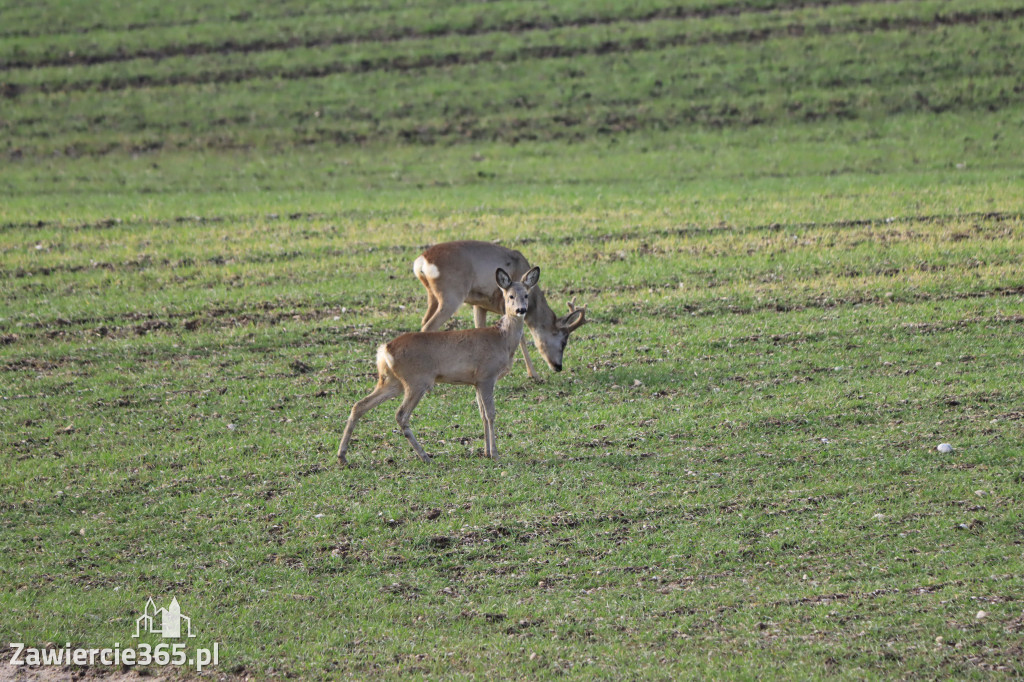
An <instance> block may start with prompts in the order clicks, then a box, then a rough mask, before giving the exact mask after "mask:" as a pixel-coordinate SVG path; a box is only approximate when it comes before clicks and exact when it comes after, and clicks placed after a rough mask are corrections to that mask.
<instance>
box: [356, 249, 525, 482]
mask: <svg viewBox="0 0 1024 682" xmlns="http://www.w3.org/2000/svg"><path fill="white" fill-rule="evenodd" d="M494 277H495V281H496V283H497V285H498V288H499V290H500V291H501V296H502V299H501V300H502V304H503V310H504V311H505V314H504V315H503V316H502V318H501V319H500V320H499V321H498V323H497V324H496V325H494V326H493V327H485V328H482V329H460V330H455V331H442V332H409V333H407V334H402V335H401V336H399V337H398V338H396V339H395V340H394V341H391V342H389V343H385V344H383V345H382V346H380V348H378V349H377V386H376V387H375V388H374V389H373V392H372V393H370V395H368V396H366V397H365V398H363V399H362V400H360V401H359V402H357V403H356V404H355V405H354V406H353V407H352V413H351V414H350V415H349V417H348V423H346V424H345V432H344V433H343V434H342V436H341V444H340V445H339V446H338V463H339V464H347V460H346V459H345V453H346V452H347V451H348V443H349V440H350V439H351V438H352V429H354V428H355V425H356V422H357V421H359V418H360V417H362V416H363V415H364V414H366V413H367V412H369V411H370V410H372V409H373V408H375V407H377V406H378V405H380V404H381V403H382V402H384V401H385V400H390V399H391V398H394V397H397V396H398V394H400V393H404V395H405V397H404V399H403V400H402V404H401V405H400V406H399V407H398V412H397V413H396V414H395V418H396V419H397V420H398V426H399V427H401V429H402V433H403V434H405V437H406V438H408V439H409V443H411V444H412V448H413V450H415V451H416V453H417V454H418V455H419V456H420V459H422V460H423V461H424V462H429V461H430V455H428V454H427V453H426V452H425V451H424V450H423V447H422V446H420V444H419V442H418V441H417V440H416V436H414V435H413V433H412V429H411V428H410V427H409V418H410V417H411V416H412V411H413V410H415V409H416V405H417V404H418V403H419V401H420V399H421V398H422V397H423V396H424V394H426V392H427V391H429V390H430V389H431V388H432V387H433V386H434V384H437V383H442V384H468V385H470V386H474V387H476V402H477V405H478V406H479V408H480V416H481V418H482V419H483V421H484V454H485V455H487V456H488V457H491V458H492V459H497V458H498V450H497V448H496V447H495V444H494V386H495V384H496V383H497V382H498V379H500V378H501V377H503V376H505V375H506V374H508V371H509V369H510V368H511V367H512V357H513V356H514V355H515V352H516V346H518V345H519V341H520V340H521V339H522V338H523V318H524V317H525V316H526V314H527V313H526V311H527V310H528V309H529V306H530V299H531V298H532V296H531V292H533V291H537V289H535V287H536V286H537V280H538V279H540V268H532V269H530V270H529V271H527V272H526V273H525V274H523V276H522V277H521V278H520V280H519V281H518V282H514V281H513V280H512V277H511V276H510V275H509V274H508V273H507V272H505V271H504V270H502V269H501V268H497V269H496V270H495V274H494Z"/></svg>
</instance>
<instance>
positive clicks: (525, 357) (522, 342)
mask: <svg viewBox="0 0 1024 682" xmlns="http://www.w3.org/2000/svg"><path fill="white" fill-rule="evenodd" d="M519 347H520V348H521V349H522V351H523V360H524V361H525V362H526V373H527V374H529V375H530V378H531V379H540V376H539V375H538V374H537V371H536V370H535V369H534V368H533V363H532V362H530V353H529V351H527V350H526V349H527V344H526V334H523V337H522V338H521V339H519Z"/></svg>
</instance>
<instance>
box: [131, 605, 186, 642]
mask: <svg viewBox="0 0 1024 682" xmlns="http://www.w3.org/2000/svg"><path fill="white" fill-rule="evenodd" d="M183 623H184V626H185V634H184V635H182V624H183ZM146 632H150V633H152V634H154V635H161V636H163V637H182V636H185V637H195V634H194V633H193V632H192V619H191V618H189V617H188V616H183V615H181V606H179V605H178V600H177V599H176V598H173V599H171V603H170V604H168V606H167V608H157V606H156V604H155V603H154V602H153V598H152V597H150V598H149V601H147V602H146V609H145V610H144V611H143V612H142V615H141V616H139V617H138V618H136V619H135V634H134V635H133V637H139V636H141V635H142V634H143V633H146Z"/></svg>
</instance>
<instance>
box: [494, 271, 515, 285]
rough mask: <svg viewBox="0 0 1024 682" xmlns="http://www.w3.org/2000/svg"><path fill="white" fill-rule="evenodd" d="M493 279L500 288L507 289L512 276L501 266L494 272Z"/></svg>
mask: <svg viewBox="0 0 1024 682" xmlns="http://www.w3.org/2000/svg"><path fill="white" fill-rule="evenodd" d="M494 279H495V280H497V282H498V286H499V287H501V288H502V289H508V288H509V287H510V286H512V278H511V277H509V275H508V273H507V272H505V271H504V270H502V269H501V268H498V271H497V272H496V273H494Z"/></svg>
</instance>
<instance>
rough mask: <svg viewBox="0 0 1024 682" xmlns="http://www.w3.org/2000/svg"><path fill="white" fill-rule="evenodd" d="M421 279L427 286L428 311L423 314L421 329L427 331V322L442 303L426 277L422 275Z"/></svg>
mask: <svg viewBox="0 0 1024 682" xmlns="http://www.w3.org/2000/svg"><path fill="white" fill-rule="evenodd" d="M420 281H422V282H423V286H425V287H426V288H427V312H426V313H424V315H423V322H422V323H420V330H421V331H427V322H429V321H430V319H431V318H432V317H434V315H435V314H436V313H437V309H438V307H440V305H441V304H440V303H439V302H438V300H437V296H435V295H434V292H433V290H432V289H431V288H430V284H429V283H428V282H427V280H426V278H423V277H421V278H420Z"/></svg>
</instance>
